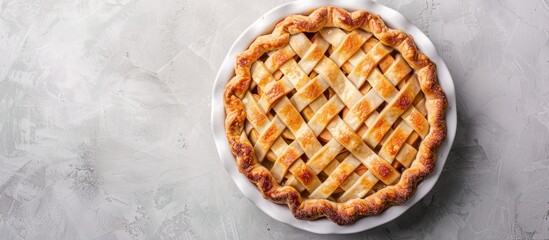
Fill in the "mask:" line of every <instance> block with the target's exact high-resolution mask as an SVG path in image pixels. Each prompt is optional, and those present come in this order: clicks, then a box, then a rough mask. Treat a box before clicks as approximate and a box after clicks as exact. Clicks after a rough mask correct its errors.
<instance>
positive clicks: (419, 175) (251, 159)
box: [224, 7, 447, 225]
mask: <svg viewBox="0 0 549 240" xmlns="http://www.w3.org/2000/svg"><path fill="white" fill-rule="evenodd" d="M323 27H339V28H341V29H345V30H347V31H351V30H354V29H357V28H361V29H363V30H365V31H368V32H371V33H372V34H374V36H375V37H376V38H377V39H379V40H380V41H381V42H382V43H383V44H385V45H387V46H391V47H393V48H394V49H396V50H397V51H399V52H400V54H402V56H403V58H404V59H405V60H406V62H407V63H408V64H409V65H410V66H411V67H412V68H413V69H414V70H415V72H416V74H417V76H418V79H419V82H420V85H421V90H422V92H423V93H424V95H425V97H426V108H427V111H428V119H427V120H428V122H429V124H430V130H429V133H428V135H427V136H426V137H425V139H424V140H423V141H422V142H421V144H420V146H419V150H418V154H417V156H416V160H415V161H414V162H413V163H412V165H411V166H410V168H408V169H406V170H405V171H404V172H403V173H402V176H401V178H400V180H399V182H398V183H396V184H395V185H392V186H388V187H385V188H383V189H381V190H379V191H377V192H375V193H374V194H371V195H369V196H367V197H366V198H364V199H353V200H349V201H347V202H343V203H336V202H333V201H330V200H324V199H306V200H303V199H302V197H301V194H300V193H299V192H298V191H297V190H296V189H295V188H293V187H290V186H281V185H279V184H278V183H277V181H276V180H275V179H274V178H273V176H272V174H271V172H270V171H269V170H268V169H266V168H265V167H263V166H262V165H261V164H259V163H258V162H257V160H256V158H255V154H254V150H253V146H252V145H251V143H250V142H249V140H248V138H247V136H246V134H243V127H244V123H245V121H246V111H245V108H244V104H243V103H242V101H241V99H242V97H243V96H244V94H245V93H246V91H247V90H248V88H249V86H250V82H251V74H250V68H251V64H252V63H253V62H254V61H256V60H257V59H259V58H260V57H261V56H262V55H263V54H265V53H267V52H268V51H272V50H276V49H279V48H281V47H284V46H285V45H287V44H288V42H289V37H290V35H293V34H297V33H302V32H316V31H319V30H320V29H321V28H323ZM235 73H236V75H235V77H233V78H232V79H231V80H230V81H229V82H228V84H227V86H226V88H225V92H224V105H225V111H226V119H225V129H226V134H227V138H228V140H229V144H230V148H231V151H232V153H233V154H234V155H235V157H236V164H237V166H238V169H239V171H240V172H241V173H242V174H244V175H245V176H246V177H247V178H248V179H250V180H251V181H252V182H254V183H255V184H256V185H257V187H258V189H259V190H260V191H261V193H262V194H263V195H264V197H265V198H268V199H270V200H272V201H274V202H276V203H280V204H287V205H288V207H289V208H290V210H291V211H292V213H293V214H294V216H295V217H296V218H299V219H308V220H312V219H317V218H320V217H324V216H325V217H327V218H329V219H330V220H332V221H334V222H335V223H337V224H340V225H343V224H350V223H353V222H355V221H356V220H357V219H359V218H361V217H363V216H368V215H375V214H379V213H380V212H382V211H383V210H384V209H386V208H387V207H389V206H392V205H398V204H402V203H404V202H406V201H407V200H408V199H409V198H410V197H411V195H412V193H413V192H414V190H415V188H416V186H417V184H418V183H419V182H420V181H421V180H423V179H424V178H425V177H426V176H428V175H429V174H430V173H431V172H432V171H433V169H434V167H435V161H436V155H435V154H436V151H437V149H438V148H439V146H440V145H441V144H442V143H443V142H444V140H445V139H446V122H445V113H446V108H447V100H446V96H445V94H444V92H443V91H442V88H441V87H440V85H439V84H438V82H437V77H436V69H435V65H434V63H432V62H431V61H430V60H429V58H428V57H427V56H425V55H424V54H423V53H421V52H420V51H419V50H418V49H417V47H416V45H415V43H414V41H413V39H412V37H411V36H409V35H408V34H406V33H404V32H402V31H400V30H395V29H390V28H388V27H387V26H386V25H385V23H384V22H383V20H382V19H381V18H380V17H379V16H377V15H375V14H372V13H369V12H367V11H356V12H353V13H349V12H347V11H346V10H344V9H341V8H337V7H321V8H318V9H316V10H315V11H313V12H312V13H311V14H310V15H309V16H301V15H292V16H288V17H286V18H285V19H284V20H282V21H281V22H280V23H278V24H277V25H276V27H275V29H274V30H273V32H272V33H271V34H269V35H264V36H260V37H258V38H257V39H256V40H255V41H254V42H253V43H252V44H251V45H250V47H249V48H248V49H247V50H246V51H244V52H242V53H241V54H239V55H238V56H237V59H236V66H235ZM410 101H411V100H410Z"/></svg>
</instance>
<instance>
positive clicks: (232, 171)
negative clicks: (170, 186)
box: [211, 0, 457, 234]
mask: <svg viewBox="0 0 549 240" xmlns="http://www.w3.org/2000/svg"><path fill="white" fill-rule="evenodd" d="M330 5H331V6H337V7H341V8H344V9H347V10H350V11H354V10H360V9H364V10H367V11H369V12H372V13H376V14H378V15H380V16H381V18H382V19H383V20H384V21H385V23H386V24H387V25H388V26H389V27H391V28H396V29H401V30H403V31H405V32H407V33H409V34H411V35H412V36H413V37H414V40H415V42H416V44H417V46H418V47H419V49H420V50H421V51H422V52H423V53H425V54H426V55H427V56H428V57H429V58H430V59H431V60H432V61H433V62H434V63H435V64H436V65H437V74H438V79H439V82H440V85H441V86H442V88H443V89H444V92H445V93H446V96H447V97H448V106H449V108H448V112H447V113H446V123H447V126H448V135H447V139H446V142H444V143H443V144H442V146H441V147H440V149H439V150H438V155H437V164H436V168H435V170H434V171H433V173H432V174H431V175H430V176H429V177H428V178H426V179H425V180H423V181H422V182H421V184H419V185H418V187H417V189H416V191H415V193H414V194H413V196H412V197H411V198H410V199H409V200H408V201H407V202H406V203H405V204H402V205H399V206H392V207H390V208H388V209H387V210H386V211H384V212H383V213H381V214H380V215H376V216H369V217H364V218H362V219H360V220H358V221H357V222H356V223H354V224H351V225H346V226H338V225H336V224H335V223H333V222H332V221H330V220H327V219H326V218H322V219H318V220H316V221H304V220H299V219H296V218H295V217H294V216H293V215H292V213H291V212H290V210H289V209H288V207H287V206H286V205H278V204H275V203H272V202H271V201H269V200H266V199H264V198H263V196H262V195H261V193H260V192H259V190H257V188H256V187H255V185H253V184H252V183H251V182H250V181H248V179H247V178H246V177H245V176H244V175H242V174H241V173H240V172H238V169H237V168H236V164H235V159H234V156H233V155H232V154H231V151H230V150H229V144H228V142H227V137H226V136H225V125H224V119H225V109H224V107H223V89H224V88H225V85H226V83H227V81H229V80H230V79H231V77H232V76H233V75H234V65H235V58H236V55H237V54H238V53H240V52H242V51H244V50H245V49H246V48H247V47H248V46H249V45H250V43H251V42H252V41H253V40H254V39H255V38H256V37H257V36H259V35H262V34H265V33H268V32H270V31H271V30H272V29H273V28H274V25H275V24H276V23H278V22H279V21H280V20H282V19H283V18H284V17H286V16H288V15H291V14H305V13H307V12H308V11H309V10H311V9H314V8H318V7H321V6H330ZM456 116H457V115H456V99H455V90H454V83H453V81H452V76H450V72H449V71H448V68H447V67H446V64H444V61H442V59H441V58H440V56H439V55H438V54H437V51H436V49H435V46H434V45H433V43H432V42H431V41H430V40H429V38H428V37H427V36H426V35H425V34H424V33H423V32H421V31H420V30H419V29H418V28H417V27H415V26H414V25H413V24H412V23H411V22H409V21H408V20H406V18H404V16H402V14H400V13H399V12H397V11H395V10H393V9H390V8H388V7H385V6H383V5H381V4H378V3H375V2H371V1H365V0H301V1H295V2H290V3H286V4H283V5H280V6H278V7H276V8H274V9H272V10H271V11H269V12H267V13H266V14H265V15H263V16H262V17H261V18H259V19H258V20H257V21H255V22H254V23H253V24H252V25H251V26H250V27H248V28H247V29H246V30H245V31H244V32H243V33H242V34H241V35H240V36H239V37H238V39H237V40H236V41H235V43H234V44H233V46H232V47H231V49H230V50H229V53H228V54H227V56H226V57H225V60H224V61H223V64H222V65H221V68H220V69H219V72H218V73H217V76H216V78H215V84H214V88H213V96H212V123H211V124H212V130H213V135H214V139H215V143H216V145H217V151H218V153H219V157H220V158H221V162H222V163H223V166H224V167H225V169H226V170H227V172H228V173H229V175H230V176H231V177H232V178H233V180H234V182H235V183H236V185H237V186H238V188H239V189H240V191H242V193H243V194H244V195H245V196H246V197H247V198H248V199H250V200H251V201H252V202H254V203H255V204H256V205H257V206H258V207H259V208H260V209H261V210H262V211H263V212H265V213H266V214H267V215H269V216H271V217H272V218H274V219H276V220H278V221H281V222H283V223H286V224H289V225H292V226H294V227H296V228H300V229H303V230H306V231H310V232H314V233H321V234H328V233H338V234H342V233H355V232H360V231H364V230H367V229H371V228H374V227H376V226H379V225H381V224H384V223H386V222H389V221H391V220H393V219H395V218H396V217H398V216H400V215H401V214H402V213H404V212H405V211H406V210H408V209H409V208H410V207H411V206H413V205H414V204H415V203H417V202H418V201H419V200H420V199H421V198H423V197H424V196H425V195H426V194H427V193H428V192H429V191H430V190H431V189H432V188H433V186H434V185H435V183H436V181H437V180H438V177H439V176H440V173H441V172H442V168H443V166H444V163H445V162H446V157H447V156H448V153H449V152H450V147H451V146H452V142H453V141H454V136H455V133H456V122H457V118H456Z"/></svg>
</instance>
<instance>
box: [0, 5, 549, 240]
mask: <svg viewBox="0 0 549 240" xmlns="http://www.w3.org/2000/svg"><path fill="white" fill-rule="evenodd" d="M282 2H285V1H276V0H269V1H257V0H236V1H234V0H233V1H227V0H213V1H199V0H164V1H150V0H142V1H138V0H110V1H99V0H89V1H84V0H80V1H73V0H60V1H38V0H25V1H23V0H0V238H2V239H6V238H7V239H156V238H159V239H238V238H241V239H257V238H282V237H284V238H285V239H313V238H314V239H317V238H318V239H331V238H341V239H344V238H350V239H365V238H370V239H379V238H425V239H454V238H460V239H477V238H490V239H517V238H534V239H549V120H548V119H549V114H548V112H549V32H548V30H549V1H548V0H528V1H513V0H464V1H439V0H393V1H382V2H383V3H384V4H386V5H388V6H389V7H392V8H395V9H397V10H399V11H400V12H402V13H403V14H404V15H405V16H406V17H407V18H408V19H410V20H411V21H412V22H413V23H414V24H416V25H417V26H418V27H419V28H420V29H421V30H423V31H424V32H425V33H426V34H427V35H428V36H429V37H430V38H431V40H432V41H433V42H434V43H435V45H436V46H437V49H438V51H439V53H440V54H441V56H442V57H443V58H444V59H445V61H446V63H447V65H448V67H449V69H450V72H451V73H452V74H453V77H454V81H455V85H456V89H457V101H458V113H459V118H458V120H459V123H458V130H457V137H456V141H455V144H454V147H453V150H452V153H451V154H450V157H449V159H448V161H447V164H446V167H445V170H444V172H443V173H442V176H441V178H440V180H439V182H438V183H437V185H436V186H435V188H434V190H433V191H432V192H431V193H430V194H429V195H427V196H426V197H425V198H424V199H423V200H422V201H420V202H419V203H418V204H416V205H415V206H414V207H413V208H411V209H410V210H409V211H408V212H407V213H405V214H404V215H403V216H401V217H400V218H398V219H397V220H395V221H392V222H390V223H387V224H385V225H383V226H380V227H378V228H375V229H373V230H370V231H367V232H364V233H359V234H354V235H350V236H319V235H314V234H310V233H307V232H304V231H301V230H297V229H294V228H293V227H290V226H287V225H285V224H282V223H279V222H276V221H274V220H272V219H271V218H270V217H268V216H267V215H265V214H263V213H262V212H261V211H260V210H259V209H258V208H257V207H255V206H254V205H253V204H252V203H250V202H249V201H248V200H247V199H246V198H244V197H243V196H242V194H241V193H240V192H239V191H238V189H237V188H236V187H235V185H234V184H233V182H232V180H231V179H230V178H229V176H228V175H227V173H226V172H225V171H224V169H223V168H222V166H221V164H220V161H219V160H218V158H217V153H216V151H215V147H214V143H213V139H212V136H211V133H210V128H209V117H210V111H209V107H210V97H211V88H212V84H213V79H214V75H215V73H216V71H217V69H218V67H219V66H220V64H221V61H222V59H223V58H224V55H225V53H226V52H227V50H228V48H229V47H230V45H231V44H232V42H233V41H234V40H235V39H236V37H237V36H238V35H239V34H240V33H241V32H242V31H243V30H244V29H245V28H246V27H247V26H248V25H249V24H251V23H252V22H253V21H254V20H255V19H257V18H258V17H259V16H260V15H262V14H263V13H265V12H266V11H267V10H269V9H271V8H272V7H274V6H276V5H278V4H280V3H282Z"/></svg>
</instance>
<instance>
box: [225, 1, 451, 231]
mask: <svg viewBox="0 0 549 240" xmlns="http://www.w3.org/2000/svg"><path fill="white" fill-rule="evenodd" d="M224 101H225V110H226V119H225V127H226V133H227V137H228V140H229V144H230V147H231V150H232V153H233V154H234V155H235V157H236V163H237V166H238V169H239V170H240V172H241V173H243V174H244V175H246V177H247V178H248V179H250V180H251V181H252V182H254V183H255V184H256V185H257V187H258V189H259V190H260V191H261V193H262V194H263V196H264V197H265V198H268V199H270V200H272V201H274V202H276V203H281V204H284V203H285V204H287V205H288V207H289V208H290V210H291V211H292V213H293V214H294V216H296V217H297V218H299V219H309V220H311V219H316V218H319V217H322V216H326V217H328V218H329V219H331V220H332V221H334V222H335V223H337V224H349V223H352V222H354V221H356V220H357V219H358V218H360V217H362V216H367V215H373V214H379V213H380V212H381V211H383V210H384V209H385V208H387V207H389V206H391V205H396V204H401V203H404V202H405V201H407V200H408V199H409V198H410V196H411V195H412V193H413V191H414V190H415V188H416V185H417V183H418V182H420V181H421V180H422V179H424V178H425V177H426V176H428V175H429V174H430V173H431V172H432V170H433V168H434V165H435V159H436V158H435V152H436V150H437V149H438V147H439V146H440V144H441V143H442V142H443V141H444V140H445V138H446V125H445V120H444V115H445V111H446V106H447V101H446V97H445V95H444V93H443V91H442V89H441V87H440V86H439V85H438V83H437V78H436V70H435V65H434V64H433V63H432V62H431V61H430V60H429V59H428V58H427V57H426V56H425V55H424V54H422V53H421V52H420V51H419V50H418V49H417V48H416V46H415V43H414V41H413V39H412V37H411V36H409V35H407V34H406V33H404V32H402V31H399V30H394V29H390V28H388V27H387V26H386V25H385V24H384V22H383V21H382V20H381V18H380V17H378V16H377V15H374V14H371V13H369V12H367V11H357V12H353V13H349V12H347V11H346V10H343V9H340V8H336V7H322V8H318V9H316V10H315V11H313V12H312V13H311V14H310V15H309V16H301V15H293V16H288V17H286V18H285V19H284V20H283V21H281V22H280V23H278V24H277V25H276V27H275V29H274V30H273V32H272V33H271V34H269V35H264V36H260V37H258V38H257V39H256V40H255V41H254V42H253V43H252V44H251V45H250V47H249V48H248V49H247V50H246V51H244V52H242V53H241V54H239V55H238V57H237V61H236V66H235V76H234V77H233V78H232V79H231V80H230V81H229V82H228V84H227V86H226V89H225V92H224Z"/></svg>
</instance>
